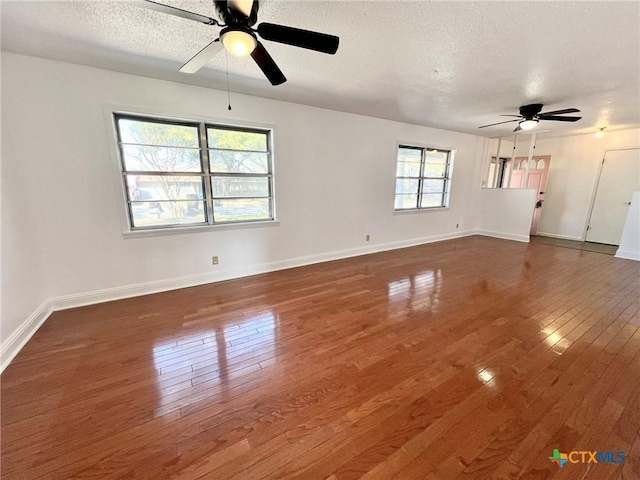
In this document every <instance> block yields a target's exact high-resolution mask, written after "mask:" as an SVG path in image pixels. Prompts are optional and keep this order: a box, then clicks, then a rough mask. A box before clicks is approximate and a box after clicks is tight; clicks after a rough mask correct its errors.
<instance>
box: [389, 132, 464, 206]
mask: <svg viewBox="0 0 640 480" xmlns="http://www.w3.org/2000/svg"><path fill="white" fill-rule="evenodd" d="M401 148H415V149H420V150H422V153H421V161H420V177H398V176H397V171H398V152H399V150H400V149H401ZM427 150H438V151H446V152H449V155H448V158H447V165H446V170H445V176H444V177H424V176H422V174H423V173H424V163H425V162H424V153H425V151H427ZM395 153H396V158H395V162H394V164H393V166H394V178H393V182H394V185H393V213H395V214H402V213H417V212H433V211H442V210H448V209H449V200H450V198H451V183H452V179H453V163H454V159H455V154H456V149H455V148H454V147H447V146H436V145H433V144H431V145H426V144H420V143H416V142H410V141H409V142H397V144H396V150H395ZM402 178H415V179H417V180H418V191H417V192H416V196H417V201H416V206H415V207H412V208H396V206H395V205H396V196H397V195H398V193H397V191H396V182H397V180H398V179H402ZM431 178H433V179H434V180H444V192H443V200H442V205H440V206H436V207H421V206H419V202H420V196H421V194H422V193H421V192H422V184H423V183H422V181H423V180H425V179H426V180H429V179H431Z"/></svg>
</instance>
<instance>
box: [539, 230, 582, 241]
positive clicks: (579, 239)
mask: <svg viewBox="0 0 640 480" xmlns="http://www.w3.org/2000/svg"><path fill="white" fill-rule="evenodd" d="M536 235H538V236H540V237H551V238H560V239H562V240H574V241H576V242H582V241H583V240H582V237H574V236H572V235H559V234H557V233H547V232H538V233H537V234H536Z"/></svg>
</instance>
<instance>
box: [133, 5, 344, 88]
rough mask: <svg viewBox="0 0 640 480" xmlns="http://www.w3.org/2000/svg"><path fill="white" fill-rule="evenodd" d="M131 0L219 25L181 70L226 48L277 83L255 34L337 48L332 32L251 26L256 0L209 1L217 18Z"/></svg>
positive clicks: (186, 70) (281, 77)
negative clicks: (247, 60) (217, 35)
mask: <svg viewBox="0 0 640 480" xmlns="http://www.w3.org/2000/svg"><path fill="white" fill-rule="evenodd" d="M134 3H135V4H136V5H137V6H139V7H143V8H147V9H150V10H155V11H157V12H162V13H168V14H170V15H175V16H177V17H182V18H186V19H188V20H193V21H196V22H201V23H204V24H206V25H215V26H217V27H222V30H220V35H219V37H218V38H216V39H215V40H213V41H212V42H211V43H209V44H208V45H207V46H206V47H204V48H203V49H202V50H200V51H199V52H198V53H196V54H195V55H194V56H193V58H191V60H189V61H188V62H187V63H185V64H184V65H183V66H182V67H181V68H180V71H181V72H183V73H195V72H197V71H198V70H200V69H201V68H202V67H204V65H205V64H207V62H209V61H210V60H211V59H212V58H213V57H214V56H216V55H217V54H218V53H219V52H221V51H222V50H223V49H226V50H227V52H229V53H230V54H231V55H234V56H236V57H247V56H249V55H251V58H253V60H254V61H255V62H256V63H257V64H258V67H260V70H262V72H263V73H264V74H265V76H266V77H267V79H268V80H269V81H270V82H271V84H272V85H280V84H282V83H284V82H286V81H287V78H286V77H285V76H284V74H283V73H282V71H281V70H280V68H278V65H276V63H275V62H274V60H273V58H271V55H269V53H268V52H267V50H266V49H265V48H264V46H263V45H262V43H261V42H260V40H258V38H257V36H256V34H257V35H259V36H260V37H262V38H263V39H264V40H270V41H272V42H278V43H284V44H286V45H292V46H294V47H300V48H306V49H308V50H315V51H317V52H322V53H328V54H331V55H333V54H334V53H336V52H337V51H338V43H339V41H340V39H339V38H338V37H336V36H335V35H328V34H326V33H318V32H312V31H310V30H302V29H300V28H293V27H287V26H284V25H277V24H275V23H261V24H259V25H258V26H257V28H253V25H254V24H255V23H256V21H257V20H258V9H259V2H258V0H214V2H213V3H214V4H215V7H216V11H217V14H218V17H219V18H220V20H221V21H218V20H216V19H214V18H211V17H207V16H205V15H200V14H199V13H194V12H189V11H188V10H183V9H181V8H176V7H171V6H169V5H164V4H162V3H158V2H154V1H151V0H141V1H137V2H134Z"/></svg>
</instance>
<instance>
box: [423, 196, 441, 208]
mask: <svg viewBox="0 0 640 480" xmlns="http://www.w3.org/2000/svg"><path fill="white" fill-rule="evenodd" d="M442 198H443V195H442V193H428V194H425V195H422V197H421V198H420V208H429V207H442V206H443V202H442Z"/></svg>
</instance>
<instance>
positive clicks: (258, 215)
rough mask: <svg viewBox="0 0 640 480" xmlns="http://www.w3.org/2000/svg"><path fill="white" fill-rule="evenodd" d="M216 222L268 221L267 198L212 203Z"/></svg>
mask: <svg viewBox="0 0 640 480" xmlns="http://www.w3.org/2000/svg"><path fill="white" fill-rule="evenodd" d="M213 216H214V221H216V222H237V221H242V220H270V219H271V215H270V212H269V199H268V198H229V199H226V198H225V199H222V200H214V201H213Z"/></svg>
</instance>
